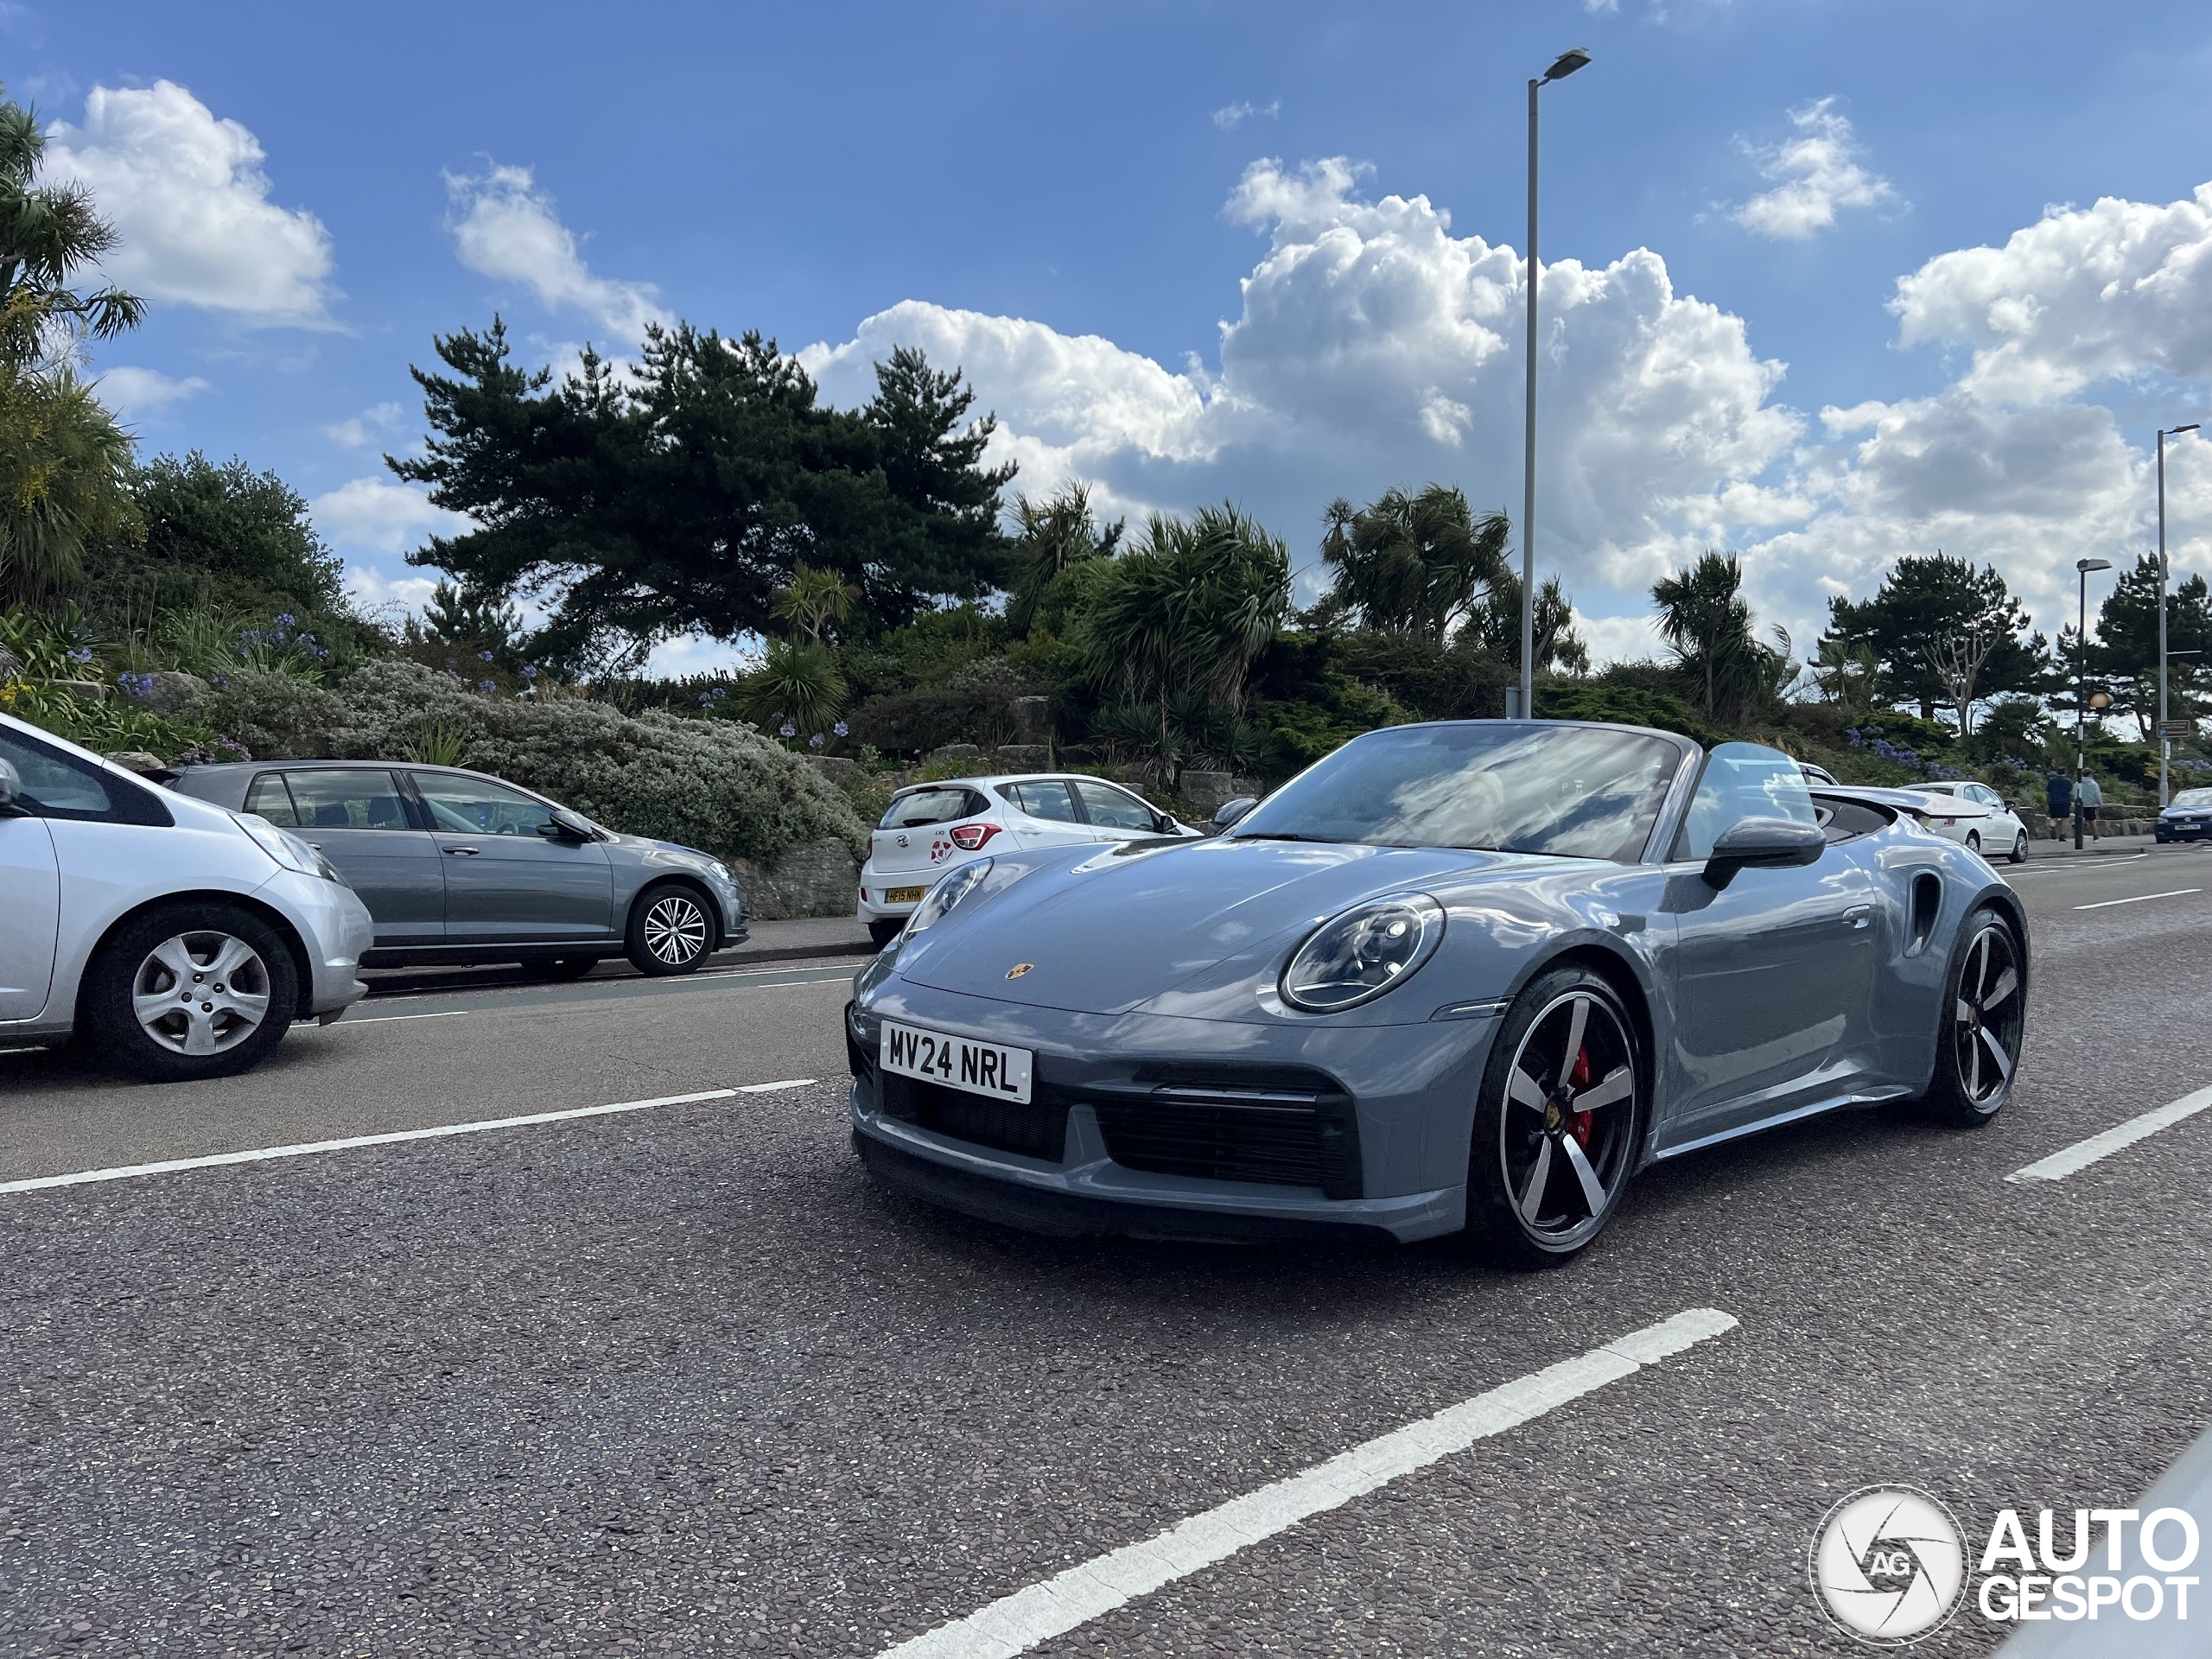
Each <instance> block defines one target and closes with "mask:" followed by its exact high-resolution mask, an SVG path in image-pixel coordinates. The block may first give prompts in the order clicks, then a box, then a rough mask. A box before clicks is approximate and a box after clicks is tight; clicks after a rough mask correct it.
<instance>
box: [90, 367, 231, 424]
mask: <svg viewBox="0 0 2212 1659" xmlns="http://www.w3.org/2000/svg"><path fill="white" fill-rule="evenodd" d="M94 389H95V390H96V391H97V392H98V393H99V400H100V401H101V402H102V403H104V404H106V405H107V406H108V408H109V409H111V410H113V411H114V412H115V413H116V415H118V416H120V417H121V418H122V419H124V420H126V421H129V420H149V419H156V418H158V417H159V416H161V415H162V413H163V412H164V411H166V410H168V407H169V405H170V404H177V403H181V402H183V401H184V400H185V399H186V398H187V397H192V396H193V395H194V394H195V393H198V392H202V391H207V382H206V381H205V380H202V379H201V378H200V377H199V376H198V375H196V374H189V375H187V376H185V377H184V378H182V379H178V378H175V377H173V376H170V375H166V374H163V373H162V372H161V371H160V370H159V369H138V368H131V367H130V366H128V365H118V366H117V367H115V368H112V369H103V370H102V371H101V372H100V374H99V380H98V382H97V384H96V386H95V388H94Z"/></svg>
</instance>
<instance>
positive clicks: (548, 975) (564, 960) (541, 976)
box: [522, 957, 599, 982]
mask: <svg viewBox="0 0 2212 1659" xmlns="http://www.w3.org/2000/svg"><path fill="white" fill-rule="evenodd" d="M598 966H599V958H598V957H538V958H537V960H536V961H535V962H525V963H523V965H522V970H523V972H524V973H525V974H527V975H528V976H530V977H531V978H532V979H537V980H545V981H548V982H558V981H561V980H565V979H582V977H583V976H585V975H586V974H588V973H589V972H591V970H592V969H594V968H596V967H598Z"/></svg>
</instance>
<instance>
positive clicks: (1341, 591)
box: [1321, 484, 1511, 640]
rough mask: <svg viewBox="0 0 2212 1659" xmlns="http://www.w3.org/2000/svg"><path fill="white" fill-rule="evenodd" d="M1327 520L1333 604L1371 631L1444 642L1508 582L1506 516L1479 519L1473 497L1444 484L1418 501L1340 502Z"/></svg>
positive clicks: (1326, 558)
mask: <svg viewBox="0 0 2212 1659" xmlns="http://www.w3.org/2000/svg"><path fill="white" fill-rule="evenodd" d="M1325 521H1326V523H1327V524H1328V531H1327V532H1326V533H1325V535H1324V536H1323V537H1322V538H1321V558H1322V561H1323V562H1324V563H1326V564H1327V565H1328V566H1329V568H1330V569H1332V571H1334V572H1335V581H1334V583H1333V585H1332V589H1331V593H1330V598H1331V599H1332V600H1333V601H1335V603H1336V604H1337V606H1338V607H1341V608H1343V609H1345V610H1351V611H1357V613H1358V614H1359V617H1360V620H1361V621H1362V622H1363V623H1364V624H1365V626H1368V627H1370V628H1376V629H1380V630H1382V631H1383V632H1390V633H1413V634H1420V635H1423V636H1425V637H1427V638H1428V639H1435V640H1442V639H1444V637H1445V635H1446V633H1448V632H1451V630H1452V626H1453V625H1454V624H1455V623H1456V622H1458V621H1459V620H1463V619H1465V617H1466V616H1467V615H1468V614H1469V613H1471V611H1472V610H1473V608H1474V607H1475V604H1476V602H1477V599H1478V595H1479V594H1482V593H1484V591H1486V590H1488V589H1491V588H1495V587H1496V586H1497V582H1498V581H1499V579H1500V578H1501V577H1503V575H1505V574H1506V570H1505V543H1506V538H1507V537H1508V536H1509V535H1510V533H1511V525H1510V522H1509V521H1508V520H1507V518H1506V516H1505V515H1504V514H1503V512H1488V513H1484V515H1483V516H1482V517H1481V518H1476V517H1475V515H1474V512H1473V511H1472V510H1471V508H1470V507H1469V506H1468V505H1467V498H1466V496H1465V494H1463V493H1461V492H1459V491H1458V490H1455V489H1449V488H1446V486H1444V485H1441V484H1430V485H1427V486H1424V487H1423V488H1422V489H1421V491H1420V492H1419V493H1416V494H1414V495H1408V494H1407V493H1405V492H1404V491H1403V490H1400V489H1392V490H1386V491H1385V492H1384V493H1383V494H1382V495H1381V496H1380V497H1379V498H1377V499H1376V500H1375V501H1373V502H1371V503H1370V504H1369V505H1367V506H1364V507H1361V508H1357V509H1355V508H1354V507H1353V506H1352V505H1351V502H1349V501H1347V500H1345V499H1344V498H1343V497H1341V496H1339V497H1338V499H1336V500H1334V501H1332V502H1331V503H1330V504H1329V507H1328V511H1327V512H1326V514H1325Z"/></svg>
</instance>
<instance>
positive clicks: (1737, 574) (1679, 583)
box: [1651, 548, 1768, 720]
mask: <svg viewBox="0 0 2212 1659" xmlns="http://www.w3.org/2000/svg"><path fill="white" fill-rule="evenodd" d="M1743 586H1744V567H1743V563H1742V562H1741V561H1740V560H1738V558H1737V557H1736V556H1735V555H1734V554H1726V555H1723V554H1719V553H1716V552H1714V551H1713V550H1711V549H1709V548H1708V549H1707V550H1706V551H1705V552H1704V553H1702V554H1701V555H1700V556H1699V557H1698V561H1697V563H1695V564H1694V565H1692V566H1691V567H1690V568H1689V569H1687V570H1681V571H1677V572H1676V573H1675V575H1671V576H1662V577H1661V578H1660V579H1659V580H1658V581H1657V582H1654V583H1653V584H1652V586H1651V598H1652V601H1653V603H1655V604H1656V605H1657V606H1658V607H1659V635H1660V638H1662V639H1664V640H1665V641H1666V642H1667V645H1668V647H1669V649H1670V650H1672V651H1673V652H1674V653H1675V658H1676V659H1677V660H1678V661H1680V662H1681V665H1682V666H1683V668H1684V669H1686V670H1688V671H1689V672H1690V673H1691V674H1692V675H1694V676H1695V677H1698V678H1700V679H1701V680H1702V681H1703V682H1704V694H1703V702H1704V708H1705V712H1706V713H1707V714H1708V715H1712V716H1713V718H1715V719H1716V720H1720V719H1724V717H1726V718H1733V717H1735V716H1737V715H1740V714H1741V713H1742V711H1743V709H1744V708H1745V705H1746V704H1747V703H1748V702H1751V701H1752V700H1753V699H1754V698H1755V697H1756V696H1757V695H1758V690H1759V689H1760V688H1762V687H1764V685H1765V684H1766V683H1767V680H1768V665H1767V664H1766V663H1765V661H1764V657H1765V656H1766V655H1767V652H1766V651H1765V648H1764V646H1762V645H1760V644H1759V643H1758V639H1757V638H1756V637H1755V636H1754V635H1753V633H1752V632H1751V601H1749V600H1747V599H1745V597H1744V595H1743Z"/></svg>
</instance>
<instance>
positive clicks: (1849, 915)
mask: <svg viewBox="0 0 2212 1659" xmlns="http://www.w3.org/2000/svg"><path fill="white" fill-rule="evenodd" d="M1843 919H1844V920H1845V921H1847V922H1848V923H1850V924H1851V925H1852V926H1853V928H1861V927H1865V926H1866V925H1868V924H1869V923H1871V922H1872V920H1873V919H1874V906H1872V905H1853V906H1852V907H1851V908H1850V909H1849V910H1847V911H1845V912H1843Z"/></svg>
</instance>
